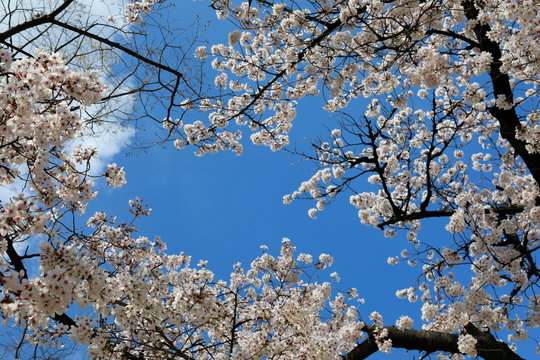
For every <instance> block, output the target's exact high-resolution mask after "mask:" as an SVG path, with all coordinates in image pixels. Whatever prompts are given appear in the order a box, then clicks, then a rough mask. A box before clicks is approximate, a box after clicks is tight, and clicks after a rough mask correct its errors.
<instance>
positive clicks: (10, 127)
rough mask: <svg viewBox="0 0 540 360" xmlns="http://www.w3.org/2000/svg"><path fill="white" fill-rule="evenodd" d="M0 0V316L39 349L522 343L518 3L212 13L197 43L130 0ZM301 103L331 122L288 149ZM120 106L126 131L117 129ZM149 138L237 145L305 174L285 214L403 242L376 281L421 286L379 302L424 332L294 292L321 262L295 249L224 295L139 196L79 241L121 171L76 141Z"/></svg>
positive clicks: (222, 2) (537, 52)
mask: <svg viewBox="0 0 540 360" xmlns="http://www.w3.org/2000/svg"><path fill="white" fill-rule="evenodd" d="M8 3H9V4H8V5H9V6H8V5H6V6H4V9H3V13H4V14H3V17H2V19H3V20H2V28H0V30H1V31H2V32H1V33H0V44H1V45H2V46H3V47H2V49H1V50H0V75H1V86H0V102H1V103H2V104H1V106H0V126H1V131H0V152H1V156H0V181H1V185H2V186H4V187H5V186H16V187H18V188H19V192H20V193H19V194H18V195H17V196H12V197H10V198H9V199H7V200H5V201H3V202H2V203H1V204H0V206H1V213H0V251H1V252H2V254H3V257H2V259H1V260H0V284H1V287H2V291H3V298H2V300H0V309H1V311H2V312H1V313H2V317H3V319H5V320H6V321H11V322H14V323H16V324H18V325H19V326H21V327H22V328H24V329H25V330H24V334H25V336H28V337H29V339H30V340H31V341H32V342H33V343H36V344H45V345H47V346H50V345H54V344H56V343H57V342H61V341H63V339H70V341H74V342H76V343H78V344H81V345H84V346H86V351H87V352H88V354H89V355H90V356H91V357H93V358H107V359H156V358H157V359H176V358H180V359H193V360H195V359H248V358H249V359H251V358H260V359H340V358H343V359H347V360H358V359H365V358H368V357H369V356H371V355H372V354H374V353H375V352H377V351H382V352H391V350H392V348H402V349H406V350H410V351H412V352H413V353H415V354H417V353H416V352H420V354H421V355H420V356H422V357H423V358H428V357H431V358H437V359H450V358H451V359H460V358H467V357H468V358H474V357H477V356H478V357H480V358H483V359H521V357H520V356H519V355H518V354H519V353H520V349H521V348H522V347H529V348H532V347H534V346H536V343H535V340H534V338H533V336H532V335H534V331H535V329H536V328H537V327H538V326H539V325H540V296H539V295H538V294H537V291H538V281H539V279H540V272H539V269H538V266H537V265H536V259H537V256H538V255H537V250H538V248H539V245H540V239H539V234H540V232H539V231H540V230H539V224H540V188H539V186H540V120H539V119H540V117H539V114H540V110H539V109H538V93H537V92H538V85H539V84H538V82H539V77H538V74H539V71H538V69H539V66H540V36H539V29H540V28H539V27H540V14H539V10H540V5H539V4H538V3H537V2H536V1H533V0H529V1H526V0H520V1H513V0H504V1H501V0H481V1H480V0H462V1H454V0H447V1H441V0H432V1H429V0H428V1H416V0H395V1H392V0H387V1H378V0H376V1H362V0H348V1H343V0H333V1H332V0H303V1H300V0H298V1H279V2H278V1H276V2H272V1H267V0H255V1H249V2H240V1H238V2H236V1H231V0H212V1H210V2H209V4H208V5H209V6H210V7H211V8H212V9H214V10H215V12H216V14H217V17H218V19H221V20H229V21H230V22H232V23H233V24H234V25H235V27H236V28H235V30H233V31H231V32H230V33H229V34H228V37H227V39H226V40H227V43H225V44H210V45H203V44H200V43H198V42H197V41H196V39H191V40H190V41H189V42H188V43H176V42H173V40H174V39H175V31H173V30H172V29H169V28H166V27H165V26H163V24H157V25H159V26H157V28H158V29H159V31H156V30H152V26H149V23H150V21H151V18H150V17H149V16H150V15H151V14H152V12H159V11H164V9H166V8H164V7H165V6H167V2H166V1H165V2H164V1H153V0H143V1H136V0H133V1H131V2H129V3H128V4H127V5H125V7H124V8H122V7H121V6H120V5H122V4H120V5H119V7H118V9H120V11H116V12H115V11H113V10H111V9H109V10H110V11H111V12H110V14H109V16H103V14H99V16H94V15H92V14H91V13H90V15H89V13H88V12H85V8H84V7H81V6H84V4H82V3H78V2H76V1H73V0H65V1H58V2H54V1H52V2H51V3H50V4H48V5H44V6H43V8H38V7H32V6H31V5H29V4H25V2H24V1H23V2H18V1H13V2H8ZM193 26H196V25H193ZM198 34H199V33H198V32H197V31H195V35H194V36H195V38H196V37H197V36H198ZM209 66H211V67H212V68H213V69H214V71H215V77H214V75H211V79H210V80H211V81H210V82H208V81H207V80H208V74H209V73H210V72H208V71H206V70H205V69H207V68H208V67H209ZM134 97H135V98H136V100H138V102H137V103H138V104H139V105H133V101H134V100H133V99H134ZM312 97H315V98H318V99H320V100H321V103H322V104H323V106H322V111H323V113H325V114H330V113H332V114H334V115H337V116H338V117H339V118H340V119H341V122H340V124H339V126H338V127H336V128H335V129H331V130H330V131H328V132H327V133H321V137H320V138H318V139H313V147H311V148H310V149H301V150H300V151H295V150H294V149H293V148H291V147H290V139H289V134H290V131H291V128H292V126H293V124H294V123H295V122H298V121H302V122H305V121H307V120H306V119H304V118H303V117H302V112H301V111H299V109H300V107H299V106H300V105H301V104H302V102H304V101H307V99H308V98H312ZM132 106H135V107H137V106H138V107H139V108H141V109H142V112H141V113H142V114H144V115H141V116H137V117H136V118H133V117H131V116H130V115H131V114H134V113H135V112H133V111H132ZM156 106H160V107H161V108H162V109H163V110H164V111H165V113H166V114H167V115H166V116H165V118H164V119H163V118H157V117H156V116H155V115H153V111H154V109H155V108H156ZM193 119H197V120H193ZM201 119H202V120H201ZM148 120H150V121H153V122H157V123H159V124H160V126H161V127H162V128H163V132H162V133H161V135H160V140H159V142H161V143H169V142H170V143H172V145H174V146H175V147H176V148H177V149H183V150H182V151H190V149H191V150H192V151H195V152H196V154H197V155H200V156H203V155H206V154H208V153H216V152H219V151H233V152H235V153H236V154H238V155H240V154H242V152H243V145H242V144H243V141H244V140H243V135H244V134H245V133H248V134H249V135H250V136H249V137H250V139H249V141H251V142H252V143H254V144H256V145H264V146H267V147H269V148H270V149H271V150H272V151H291V152H295V153H296V155H297V156H298V157H299V158H303V159H307V160H310V161H311V162H312V163H313V164H314V165H315V167H316V170H315V171H314V172H313V174H312V175H311V176H310V177H309V178H308V179H306V181H304V182H302V183H301V184H299V186H298V189H297V190H296V191H294V192H292V193H291V194H288V195H285V196H284V197H283V202H284V203H285V204H289V203H291V202H293V201H297V200H298V199H302V198H304V199H305V198H307V199H309V201H311V202H312V203H313V207H312V208H311V209H309V210H308V216H310V217H312V218H316V217H317V215H318V214H319V213H320V212H322V211H323V210H324V209H325V208H326V207H327V206H331V205H332V202H334V201H341V200H343V199H342V198H343V197H344V196H345V197H348V198H349V202H350V204H351V205H352V210H353V211H357V212H358V217H359V220H360V222H361V223H362V224H365V225H369V226H374V227H376V228H380V229H381V230H382V231H384V235H385V236H386V237H394V236H395V235H396V234H397V233H399V232H405V233H406V234H407V235H406V237H407V240H408V244H404V247H406V249H404V250H403V252H402V253H401V254H400V256H398V257H395V256H391V255H392V254H389V256H390V257H389V258H388V263H389V264H397V263H399V262H408V263H409V264H410V265H412V266H415V265H416V267H415V269H417V271H418V281H417V282H416V283H415V284H411V286H410V287H409V288H405V289H396V290H397V292H396V295H397V296H398V297H399V298H403V299H408V300H409V301H411V302H417V303H418V304H419V305H418V306H419V307H420V309H421V321H419V320H417V321H416V324H418V323H421V325H415V326H413V324H414V322H413V319H412V318H411V317H409V316H407V315H406V314H404V315H403V316H402V317H401V318H399V319H394V320H395V326H393V325H389V324H393V323H394V320H390V323H388V322H387V321H388V319H383V318H382V316H381V315H380V314H379V313H378V312H372V313H371V314H369V315H368V316H366V315H367V314H363V315H364V316H362V314H361V313H362V309H361V307H357V306H356V305H355V304H354V303H355V301H356V300H360V299H359V298H358V291H357V290H356V289H350V290H349V291H345V292H340V291H336V290H335V289H333V286H332V284H333V282H334V281H337V278H338V276H337V274H335V273H334V274H331V275H330V278H329V279H327V281H315V280H312V279H317V276H314V274H318V273H320V272H321V271H323V275H321V276H326V275H324V270H325V269H326V268H328V267H329V266H330V265H332V262H333V259H332V257H331V256H330V255H328V254H324V253H323V254H321V255H320V256H318V257H313V256H312V255H309V254H304V253H299V252H296V249H295V247H294V246H293V244H292V243H291V242H290V241H289V240H288V239H284V240H283V242H282V246H281V249H280V253H279V255H272V251H270V250H268V249H266V248H265V249H263V250H264V251H263V254H262V255H261V256H259V257H257V258H256V259H255V260H254V261H253V262H252V263H251V264H250V266H249V267H247V268H245V269H244V268H242V267H241V266H240V265H238V266H235V268H234V271H233V273H232V274H231V276H230V279H228V280H227V281H223V280H218V279H216V277H215V275H214V273H213V272H212V271H211V270H210V269H209V268H208V267H207V264H206V263H205V262H204V261H201V262H199V263H198V264H192V263H191V258H190V257H189V256H188V255H187V254H183V253H182V254H170V253H168V252H167V250H166V249H167V247H166V244H165V242H163V241H162V240H161V239H160V238H155V239H149V238H148V237H145V236H143V235H140V234H139V233H138V232H137V227H136V222H137V220H138V219H140V218H142V217H146V216H148V215H149V213H150V210H149V209H148V208H147V207H146V206H145V205H144V204H143V203H142V201H141V200H139V199H134V200H132V201H131V202H130V213H131V214H130V216H131V217H130V219H128V220H125V221H123V220H119V219H117V218H116V216H113V215H112V214H108V213H107V212H106V211H99V212H96V213H95V214H93V215H91V216H90V217H89V218H88V220H87V221H85V222H84V223H82V222H83V220H82V219H85V218H84V215H83V214H84V213H85V211H86V207H87V203H88V202H89V201H90V200H92V199H93V198H94V197H95V189H94V187H95V181H101V178H104V179H105V181H106V182H107V183H108V184H109V185H110V186H112V187H120V186H122V185H124V184H125V183H126V180H125V176H126V174H125V171H124V170H123V168H122V165H121V164H119V165H117V164H116V163H111V164H109V165H108V166H107V167H106V169H105V170H104V171H101V173H100V170H99V169H98V167H97V166H96V163H95V161H96V159H97V156H98V155H97V151H96V149H94V148H92V147H89V146H87V145H86V144H85V143H84V140H81V139H84V136H88V134H89V133H91V131H92V130H95V131H97V132H99V131H98V130H96V129H98V128H99V127H100V126H102V125H103V124H106V123H109V122H110V123H120V124H125V123H127V122H130V121H132V122H134V121H139V122H143V121H148ZM310 151H311V152H310ZM96 169H98V170H96ZM359 184H369V185H368V186H359ZM359 188H362V189H363V190H362V191H357V190H356V189H359ZM366 189H369V190H366ZM141 196H143V197H144V194H141ZM430 218H440V219H441V220H443V221H444V224H445V225H444V227H445V231H446V235H445V236H444V239H442V240H440V239H437V240H435V239H432V238H426V237H425V236H419V230H420V228H421V226H422V224H423V223H424V222H425V221H426V220H427V219H430ZM441 223H442V222H441ZM32 243H38V244H39V246H37V247H32V249H30V250H29V248H30V244H32ZM34 248H35V249H34ZM36 260H37V261H36ZM77 309H87V310H86V311H84V314H83V313H81V312H77ZM537 352H539V353H540V347H538V350H537ZM412 356H416V355H412Z"/></svg>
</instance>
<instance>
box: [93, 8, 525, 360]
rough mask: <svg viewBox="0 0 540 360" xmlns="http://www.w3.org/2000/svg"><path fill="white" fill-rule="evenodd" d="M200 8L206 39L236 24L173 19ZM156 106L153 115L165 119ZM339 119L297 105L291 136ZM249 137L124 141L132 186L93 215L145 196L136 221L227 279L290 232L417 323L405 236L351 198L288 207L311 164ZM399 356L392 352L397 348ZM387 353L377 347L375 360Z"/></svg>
mask: <svg viewBox="0 0 540 360" xmlns="http://www.w3.org/2000/svg"><path fill="white" fill-rule="evenodd" d="M196 14H201V15H202V18H203V19H205V20H206V19H209V20H211V21H212V24H211V25H210V27H209V30H208V31H207V32H206V33H205V34H204V35H203V38H204V37H206V38H207V39H208V40H209V42H210V43H213V42H226V41H227V31H225V30H226V29H227V28H231V27H230V24H228V23H226V22H220V23H218V20H217V19H215V15H214V13H213V11H211V9H209V8H208V2H207V1H195V2H193V1H183V2H182V4H181V6H180V5H177V6H176V7H172V8H170V12H169V16H170V19H171V20H174V21H179V24H180V25H179V26H180V27H182V24H186V25H187V24H191V23H192V21H193V18H194V16H195V15H196ZM159 111H160V110H159V109H158V110H157V113H156V114H155V117H156V118H160V117H163V116H164V115H163V116H161V115H160V114H159ZM336 123H337V119H336V118H333V117H331V116H329V115H328V114H327V113H326V112H324V111H322V110H320V107H318V106H313V104H306V105H304V106H301V107H299V111H298V117H297V119H296V121H295V123H294V127H293V131H292V134H291V140H292V143H293V144H294V145H296V146H297V147H298V148H300V149H302V148H304V149H305V148H307V146H308V144H309V142H308V139H309V138H314V137H316V136H317V135H324V134H325V132H326V128H330V129H331V128H333V127H335V126H336ZM142 124H143V126H144V121H143V122H142ZM153 126H154V125H153V124H152V125H150V127H149V131H147V132H146V133H139V134H138V135H137V136H138V137H139V140H142V141H148V140H150V141H151V140H152V138H151V137H150V136H151V135H148V134H152V133H153V128H152V127H153ZM245 137H246V139H245V140H247V141H244V154H243V155H242V156H240V157H238V156H236V155H234V154H232V153H226V152H223V153H219V154H217V155H206V156H205V157H202V158H201V157H197V156H195V155H194V154H193V149H189V148H187V149H184V150H181V151H178V150H176V149H174V148H173V147H172V144H170V145H166V146H165V147H164V148H163V147H161V146H155V147H153V148H150V149H149V150H147V151H137V150H135V151H134V150H133V149H131V148H129V149H128V148H126V149H125V150H124V151H122V152H121V153H119V154H117V155H116V156H115V158H114V161H115V162H116V163H117V164H118V165H119V166H124V168H125V170H126V172H127V180H128V184H127V185H126V186H124V187H123V188H120V189H111V188H107V187H105V186H103V185H101V186H100V187H99V188H98V190H99V191H100V194H99V196H98V198H97V200H95V201H94V202H92V203H91V204H90V206H89V213H92V211H93V210H105V211H107V212H108V213H110V214H115V215H118V216H120V217H121V216H123V215H124V214H127V213H126V210H127V208H128V206H127V201H128V200H129V199H132V198H134V197H136V196H138V197H141V198H142V199H143V200H144V201H145V202H146V203H147V204H148V205H149V206H150V207H151V208H153V212H152V215H151V216H150V217H149V218H147V219H144V220H143V221H142V222H141V223H139V229H140V232H141V233H142V234H144V235H147V236H154V235H160V236H161V237H162V239H163V240H164V241H165V242H166V243H167V244H168V248H169V251H170V252H171V253H176V252H180V251H183V252H185V253H187V254H189V255H191V256H192V258H193V260H195V262H196V261H197V260H198V259H205V260H208V261H209V264H208V267H209V268H210V269H212V270H213V271H214V272H215V273H216V274H217V276H218V277H219V278H224V279H227V278H228V274H229V273H230V271H231V270H232V265H233V264H234V263H236V262H241V263H243V264H244V265H245V266H249V263H250V262H251V260H252V259H253V258H255V257H256V256H258V255H259V254H260V253H261V250H260V249H259V246H260V245H262V244H265V245H268V246H269V247H270V250H271V251H272V252H274V253H275V252H277V251H278V249H279V246H280V242H281V239H282V238H283V237H288V238H290V239H291V240H292V241H293V244H294V245H295V246H296V247H297V249H298V251H299V252H307V253H311V254H313V255H318V254H320V253H322V252H325V253H329V254H331V255H332V256H334V265H333V266H332V267H331V271H337V272H338V273H339V274H340V276H341V279H342V281H341V283H340V287H341V288H342V289H347V288H349V287H356V288H358V290H359V293H360V296H361V297H363V298H365V299H366V304H365V305H362V306H360V308H359V310H360V312H361V314H362V315H363V317H364V318H366V319H367V317H368V315H369V313H370V312H371V311H374V310H377V311H379V312H381V314H382V315H383V317H384V319H385V323H387V324H392V323H393V322H394V321H395V320H396V319H397V318H398V317H399V316H400V315H402V314H407V315H411V316H413V317H414V318H415V323H416V325H420V321H419V318H418V315H419V307H420V305H421V304H419V303H416V304H410V303H408V302H407V301H406V300H399V299H397V298H396V297H395V295H394V294H395V291H396V290H397V289H401V288H406V287H409V286H413V285H414V283H415V281H416V279H417V275H418V273H419V272H420V269H419V268H412V269H411V268H410V267H408V266H407V265H406V264H405V263H402V264H399V265H396V266H390V265H388V264H387V263H386V259H387V258H388V257H389V256H396V255H398V254H399V252H400V251H401V249H403V248H404V247H408V245H407V243H406V240H405V234H404V233H400V234H398V236H396V237H395V238H393V239H386V238H384V236H383V233H382V231H380V230H376V229H373V228H368V227H366V226H364V225H362V224H360V223H359V221H358V217H357V215H356V210H355V209H354V208H353V207H352V206H351V205H349V203H348V195H345V196H341V197H339V198H338V199H337V200H336V201H335V202H334V203H333V204H331V205H330V206H329V207H328V208H327V209H326V210H325V211H323V212H321V213H319V214H318V218H317V219H315V220H313V219H310V218H309V217H308V216H307V210H308V209H309V208H311V207H313V206H314V203H313V202H310V201H295V202H293V204H291V205H283V203H282V196H283V195H285V194H288V193H291V192H293V191H294V190H296V189H297V187H298V185H299V184H300V182H302V181H304V180H306V179H308V178H309V177H310V176H311V175H312V173H313V172H312V171H310V170H311V169H312V167H313V164H312V163H309V162H302V161H299V160H301V159H300V158H299V157H297V156H293V155H290V154H287V153H285V152H277V153H273V152H271V151H270V150H269V149H268V148H266V147H256V146H253V145H251V144H250V143H249V134H248V133H246V132H245ZM424 228H425V230H422V231H421V233H420V234H421V236H422V235H423V236H430V237H431V238H434V239H450V235H449V234H448V233H447V232H446V231H445V230H444V227H443V226H442V225H441V223H440V222H439V223H437V221H433V222H432V223H428V224H427V225H426V224H425V225H424ZM321 280H327V279H321ZM524 350H525V349H520V353H521V354H523V355H525V356H526V355H527V354H526V352H525V351H524ZM393 353H394V356H395V354H397V353H399V352H397V351H396V350H394V351H393ZM531 356H532V353H531ZM391 357H392V356H387V355H384V354H378V355H376V356H373V357H372V358H373V359H389V358H391Z"/></svg>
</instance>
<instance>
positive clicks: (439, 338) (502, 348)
mask: <svg viewBox="0 0 540 360" xmlns="http://www.w3.org/2000/svg"><path fill="white" fill-rule="evenodd" d="M464 327H465V330H466V332H467V334H469V335H472V336H473V337H474V338H475V339H476V340H477V343H476V351H477V352H478V356H479V357H481V358H483V359H485V360H524V359H523V358H522V357H520V356H519V355H517V354H516V353H514V352H513V351H512V350H511V349H510V348H509V347H508V345H507V344H505V343H503V342H501V341H498V340H497V339H496V338H495V337H494V336H493V335H492V334H491V333H489V332H487V331H481V330H480V329H478V328H477V327H476V326H474V325H473V324H472V323H467V324H465V325H464ZM376 328H377V327H375V326H373V325H372V326H368V327H366V328H365V329H364V331H366V332H367V333H369V334H370V335H369V338H368V339H366V340H365V341H363V342H362V343H360V344H358V345H357V346H356V347H355V348H354V349H353V350H351V351H350V352H349V353H347V354H346V355H344V356H343V360H362V359H367V358H368V357H369V356H370V355H372V354H374V353H375V352H377V351H378V350H379V349H378V347H377V344H376V341H375V338H374V336H373V335H372V334H373V332H374V330H375V329H376ZM384 329H386V330H387V331H388V337H387V339H389V340H391V341H392V347H394V348H400V349H407V350H417V351H423V352H426V353H433V352H437V351H441V352H446V353H453V354H459V353H460V351H459V349H458V344H457V342H458V338H459V335H458V334H451V333H444V332H441V331H434V330H400V329H398V328H396V327H394V326H385V327H384Z"/></svg>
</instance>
